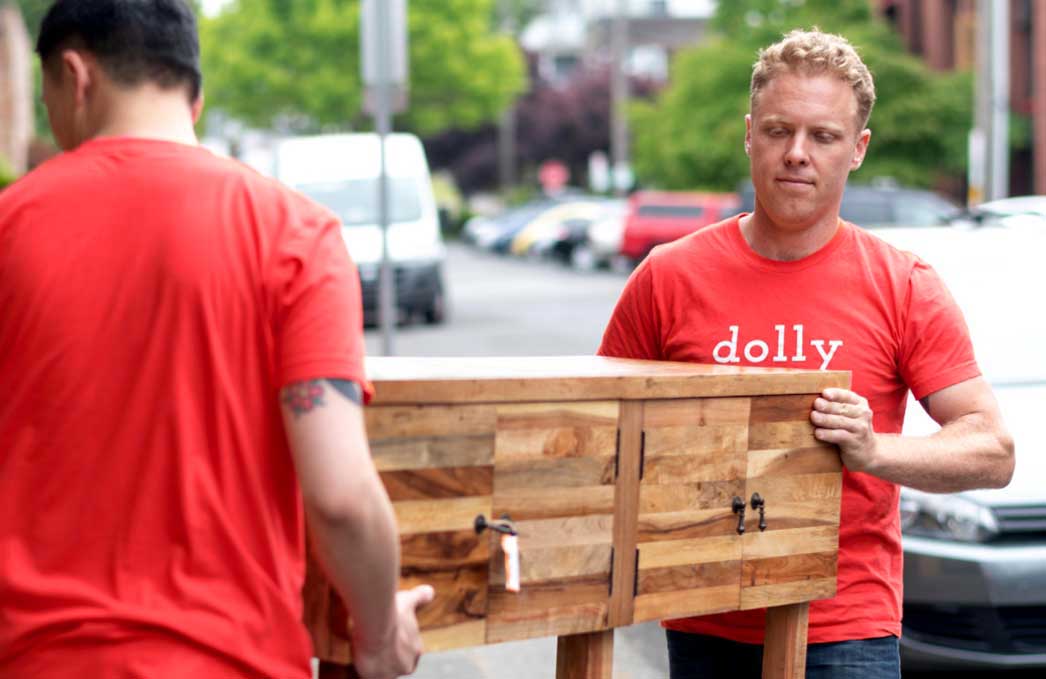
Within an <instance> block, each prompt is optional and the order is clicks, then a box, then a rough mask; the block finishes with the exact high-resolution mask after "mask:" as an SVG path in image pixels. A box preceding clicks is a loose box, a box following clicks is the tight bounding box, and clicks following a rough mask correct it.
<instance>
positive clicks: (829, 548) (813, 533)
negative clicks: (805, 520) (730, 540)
mask: <svg viewBox="0 0 1046 679" xmlns="http://www.w3.org/2000/svg"><path fill="white" fill-rule="evenodd" d="M740 542H741V543H743V544H744V555H745V558H746V559H770V558H774V557H779V556H788V555H790V554H810V553H817V552H835V551H837V550H838V549H839V528H838V525H827V526H816V527H813V528H795V529H789V530H768V531H765V532H758V531H750V532H747V533H745V534H744V536H743V538H742V539H741V541H740Z"/></svg>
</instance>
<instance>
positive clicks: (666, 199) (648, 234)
mask: <svg viewBox="0 0 1046 679" xmlns="http://www.w3.org/2000/svg"><path fill="white" fill-rule="evenodd" d="M740 207H741V200H740V198H738V196H737V194H734V193H691V192H681V191H636V192H635V193H633V194H632V196H631V197H630V198H629V201H628V214H627V216H626V217H625V232H624V236H623V237H622V240H621V254H622V255H624V256H625V257H628V258H629V259H632V260H636V261H638V260H641V259H643V258H644V257H646V256H647V253H648V252H650V250H651V249H652V248H653V247H654V246H655V245H660V244H661V243H669V242H671V241H674V240H676V239H677V238H682V237H683V236H686V235H687V234H690V233H693V232H694V231H697V230H698V229H700V228H703V227H706V226H709V225H710V224H715V223H716V222H718V221H721V220H723V219H726V218H727V217H731V216H733V215H735V214H737V212H739V210H740Z"/></svg>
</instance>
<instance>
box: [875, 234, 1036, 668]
mask: <svg viewBox="0 0 1046 679" xmlns="http://www.w3.org/2000/svg"><path fill="white" fill-rule="evenodd" d="M877 233H878V234H879V235H880V236H881V237H883V238H884V239H886V240H888V241H889V242H891V243H893V244H894V245H897V246H898V247H901V248H903V249H905V250H909V251H912V252H915V253H916V254H918V255H920V256H921V257H923V259H925V260H926V261H928V262H929V263H930V264H932V265H933V266H934V268H935V269H936V270H937V271H938V273H939V274H940V275H941V277H942V278H943V280H944V281H945V282H946V283H947V285H948V286H949V289H950V290H951V292H952V295H953V296H954V297H955V299H956V301H957V303H958V304H959V306H960V307H961V308H962V310H963V313H964V315H965V317H966V320H967V323H968V325H969V327H970V332H971V336H972V337H973V342H974V349H975V351H976V353H977V358H978V362H979V364H980V366H981V369H982V371H983V373H984V375H985V377H986V379H988V381H989V382H990V383H991V384H992V386H993V389H994V392H995V395H996V397H997V399H998V401H999V406H1000V408H1001V410H1002V413H1003V417H1004V418H1005V421H1006V425H1007V427H1008V428H1009V430H1010V432H1011V433H1012V434H1013V436H1014V440H1015V442H1016V449H1017V454H1016V455H1017V466H1016V472H1015V473H1014V476H1013V481H1012V482H1011V483H1010V485H1009V486H1008V487H1006V488H1003V489H999V490H977V491H970V492H963V493H954V494H943V495H942V494H931V493H923V492H919V491H914V490H911V489H908V488H902V491H901V526H902V532H903V542H904V619H903V628H904V629H903V636H902V638H901V653H902V659H903V664H904V669H905V670H906V671H907V670H952V671H956V670H963V671H971V670H972V671H982V672H989V671H994V670H1001V669H1007V668H1042V669H1046V567H1044V565H1043V564H1046V429H1044V428H1043V426H1042V420H1043V413H1044V412H1046V349H1044V348H1046V314H1044V313H1043V312H1042V310H1041V308H1040V307H1041V305H1038V306H1037V305H1036V304H1035V303H1034V302H1032V301H1031V298H1029V297H1028V294H1029V292H1031V291H1042V290H1046V271H1044V270H1043V269H1042V267H1041V265H1040V262H1039V260H1040V258H1041V253H1042V252H1044V251H1046V230H1038V229H1035V230H1025V229H1010V230H1008V229H972V230H964V229H925V228H922V229H891V228H887V229H880V230H877ZM1018 300H1020V301H1018ZM936 429H937V425H936V424H935V423H934V422H933V421H932V420H931V419H930V418H929V417H928V416H927V415H926V413H925V412H924V411H923V409H922V408H921V407H920V406H919V405H918V404H917V403H915V402H914V401H912V402H910V403H909V404H908V411H907V416H906V420H905V433H906V434H912V435H926V434H930V433H932V432H933V431H935V430H936Z"/></svg>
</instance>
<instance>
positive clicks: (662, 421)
mask: <svg viewBox="0 0 1046 679" xmlns="http://www.w3.org/2000/svg"><path fill="white" fill-rule="evenodd" d="M750 408H751V399H749V398H700V399H664V400H658V401H650V402H648V403H647V404H646V406H645V408H644V410H643V428H644V429H658V428H668V427H692V428H696V429H706V430H710V431H731V430H734V429H736V428H737V427H739V426H740V427H745V426H747V425H748V420H749V417H750Z"/></svg>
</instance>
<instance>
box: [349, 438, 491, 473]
mask: <svg viewBox="0 0 1046 679" xmlns="http://www.w3.org/2000/svg"><path fill="white" fill-rule="evenodd" d="M370 452H371V457H372V458H373V459H374V466H375V467H377V468H378V471H397V470H404V469H439V468H442V467H480V466H484V465H492V464H494V432H493V431H490V432H488V433H485V434H469V435H462V436H438V437H436V436H434V437H431V438H430V437H413V438H387V439H381V440H372V441H371V442H370Z"/></svg>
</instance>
